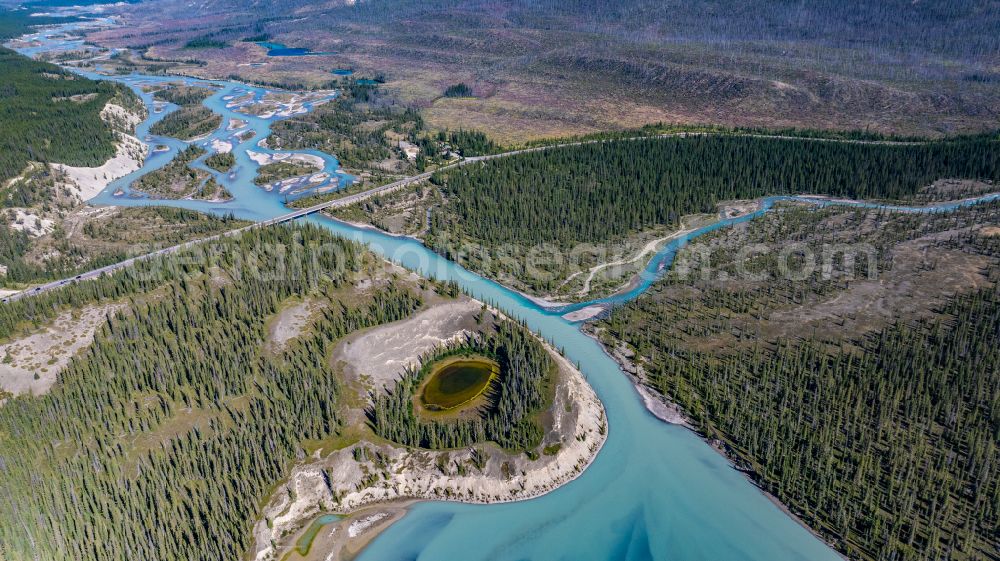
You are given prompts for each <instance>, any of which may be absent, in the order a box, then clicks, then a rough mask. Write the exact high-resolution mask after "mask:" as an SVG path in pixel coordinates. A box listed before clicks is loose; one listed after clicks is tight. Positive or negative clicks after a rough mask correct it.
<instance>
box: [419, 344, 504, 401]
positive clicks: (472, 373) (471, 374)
mask: <svg viewBox="0 0 1000 561" xmlns="http://www.w3.org/2000/svg"><path fill="white" fill-rule="evenodd" d="M499 374H500V365H499V364H497V363H496V362H494V361H492V360H490V359H488V358H485V357H458V358H449V359H444V360H442V361H440V362H438V363H437V364H435V365H433V366H432V371H431V373H430V375H429V377H428V380H427V383H426V384H425V385H424V391H423V394H422V398H423V402H424V406H426V407H427V409H429V410H431V411H447V410H450V409H455V408H456V407H460V406H462V405H464V404H466V403H468V402H470V401H472V400H473V399H475V398H477V397H479V396H480V395H481V394H482V393H483V392H484V391H486V389H487V387H488V386H489V384H490V382H491V381H492V380H493V379H494V378H495V377H496V376H498V375H499Z"/></svg>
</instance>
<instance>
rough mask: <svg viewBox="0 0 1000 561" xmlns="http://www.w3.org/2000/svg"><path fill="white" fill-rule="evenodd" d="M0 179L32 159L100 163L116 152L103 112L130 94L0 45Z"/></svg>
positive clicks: (84, 163) (89, 164)
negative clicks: (110, 102)
mask: <svg viewBox="0 0 1000 561" xmlns="http://www.w3.org/2000/svg"><path fill="white" fill-rule="evenodd" d="M0 76H2V77H3V80H0V181H4V180H7V179H10V178H11V177H15V176H17V174H19V173H20V172H21V171H22V170H23V169H24V167H25V165H26V164H27V163H28V162H29V161H40V162H59V163H64V164H70V165H78V166H94V165H99V164H101V163H103V162H104V161H106V160H107V159H108V158H110V157H112V156H113V155H114V153H115V147H114V141H115V136H114V133H113V132H112V130H111V128H110V127H109V126H108V125H107V124H106V123H105V122H104V121H102V120H101V116H100V114H101V109H103V108H104V105H105V104H106V103H107V102H108V101H109V100H111V99H112V98H113V97H115V96H126V97H131V92H127V91H126V90H125V88H122V87H120V86H117V85H115V84H112V83H110V82H97V81H94V80H88V79H86V78H83V77H80V76H77V75H75V74H72V73H70V72H68V71H65V70H62V69H61V68H59V67H58V66H55V65H53V64H48V63H44V62H37V61H34V60H31V59H29V58H26V57H24V56H21V55H19V54H17V53H16V52H14V51H12V50H9V49H4V48H2V47H0Z"/></svg>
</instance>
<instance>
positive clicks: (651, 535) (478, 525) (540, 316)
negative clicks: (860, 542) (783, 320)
mask: <svg viewBox="0 0 1000 561" xmlns="http://www.w3.org/2000/svg"><path fill="white" fill-rule="evenodd" d="M111 24H112V22H111V20H108V19H102V18H100V17H97V18H94V19H92V20H89V21H86V22H83V23H74V24H68V25H62V26H56V27H52V28H46V29H43V30H40V31H39V32H38V33H35V34H32V35H29V36H25V37H23V38H22V39H23V40H24V41H25V42H21V43H18V44H16V45H15V47H17V48H18V50H20V51H21V52H22V53H24V54H27V55H37V54H39V53H41V52H46V51H67V50H77V49H80V48H82V46H83V43H82V41H81V40H80V38H79V37H77V36H74V33H75V32H76V31H78V30H79V29H80V28H86V27H100V26H109V25H111ZM97 69H98V70H100V69H101V67H100V65H98V66H97ZM77 71H79V70H77ZM81 73H83V74H85V75H87V76H89V77H93V78H102V79H110V80H117V81H119V82H122V83H124V84H127V85H129V86H130V87H132V88H133V90H134V91H136V93H138V94H139V95H141V96H142V98H143V100H144V101H145V102H146V104H147V106H148V107H149V109H150V116H149V118H148V119H146V121H145V122H143V123H142V124H141V125H139V127H138V131H137V136H138V137H139V138H140V139H142V140H144V141H145V142H147V143H148V144H149V145H150V146H151V147H157V146H165V147H167V149H166V150H162V151H159V152H151V153H150V156H149V157H148V158H147V159H146V161H145V163H144V165H143V167H142V169H140V170H139V171H137V172H135V173H132V174H130V175H129V176H126V177H124V178H122V179H119V180H117V181H114V182H113V183H111V185H109V186H108V188H107V189H105V190H104V191H103V192H102V193H100V194H99V195H98V196H97V197H95V198H94V199H92V200H90V201H89V202H90V203H92V204H97V205H171V206H182V207H185V208H190V209H195V210H200V211H204V212H210V213H215V214H233V215H235V216H238V217H241V218H247V219H252V220H262V219H266V218H271V217H274V216H278V215H281V214H285V213H287V212H288V209H287V207H286V206H285V204H284V202H285V200H286V197H288V193H277V192H268V191H266V190H264V189H261V188H260V187H257V186H256V185H254V183H253V177H254V175H255V174H256V171H257V167H258V166H257V164H256V163H255V162H254V161H253V160H252V159H251V158H250V156H249V154H248V152H249V151H254V152H259V153H264V154H274V153H275V152H274V151H271V150H267V149H264V148H261V147H259V146H258V145H257V143H258V142H259V141H260V140H261V139H263V138H265V137H266V136H267V135H268V134H269V131H270V123H271V122H273V121H274V120H276V119H280V118H281V117H280V116H270V117H266V116H265V117H256V116H251V115H246V114H243V113H238V112H236V111H235V109H236V108H237V107H238V106H239V104H241V103H244V102H246V101H247V100H248V99H249V97H248V96H252V97H253V99H255V100H256V99H260V98H261V96H263V95H265V94H266V93H267V90H265V89H262V88H256V87H251V86H247V85H245V84H240V83H236V82H228V81H206V80H197V79H191V78H179V77H165V76H143V75H135V74H132V75H124V76H121V75H114V76H110V75H98V74H94V73H91V72H81ZM179 81H185V82H188V83H198V84H203V85H207V86H210V87H212V88H214V89H216V90H217V92H216V93H215V94H214V95H212V96H211V97H210V98H208V99H207V100H206V101H205V102H204V104H205V105H206V106H207V107H208V108H210V109H211V110H213V111H215V112H216V113H219V114H220V115H222V116H223V118H224V120H223V125H222V127H221V128H220V129H219V130H217V131H216V132H215V133H213V134H212V135H211V136H210V137H208V138H205V139H201V140H198V141H196V143H197V144H199V145H202V146H205V147H206V148H207V149H209V151H210V152H211V150H212V148H211V146H212V141H227V142H231V143H232V145H233V153H234V155H235V156H236V161H237V165H236V168H235V170H234V171H232V172H230V173H225V174H223V173H217V172H212V173H213V174H215V176H216V179H217V180H218V181H219V182H220V183H222V184H223V185H225V186H226V188H227V189H228V190H229V191H230V192H231V193H232V194H233V195H234V200H233V201H231V202H228V203H211V202H205V201H191V200H183V201H167V200H154V199H150V198H148V197H145V196H143V195H141V194H136V193H132V192H131V191H130V190H129V185H130V184H131V183H132V181H134V180H135V179H136V178H137V177H139V176H141V175H143V174H145V173H148V172H150V171H151V170H154V169H156V168H158V167H161V166H163V165H165V164H166V163H167V162H168V161H169V160H170V159H171V158H172V157H173V156H174V155H175V154H176V153H177V152H178V150H181V149H183V148H184V146H185V143H184V142H182V141H179V140H176V139H170V138H162V137H155V136H151V135H149V127H150V126H151V125H152V124H153V123H154V122H156V121H157V120H159V119H162V118H163V116H164V115H166V114H167V113H168V112H169V111H171V110H173V109H176V108H175V107H173V106H170V105H169V104H166V105H164V104H157V103H154V102H153V100H152V98H151V96H150V95H149V94H146V93H143V92H142V90H141V86H143V85H150V84H155V83H158V82H175V83H176V82H179ZM330 95H331V96H332V95H335V94H333V93H331V94H330ZM321 101H324V100H316V102H321ZM310 107H311V104H306V109H309V108H310ZM229 119H241V120H243V121H246V122H247V124H246V126H245V127H244V128H240V129H233V130H229V128H228V127H227V126H226V123H227V122H228V120H229ZM247 130H251V131H253V133H254V137H253V138H249V139H247V140H246V141H240V140H238V139H235V138H234V137H235V135H236V134H238V133H241V132H245V131H247ZM297 152H302V151H297ZM306 152H308V151H306ZM310 153H312V154H313V155H316V156H319V157H320V158H322V159H323V161H324V163H325V166H326V169H325V171H326V172H328V173H329V175H330V180H329V181H328V183H327V184H326V185H325V186H323V188H326V189H331V188H337V187H339V186H342V185H345V184H346V183H348V182H349V181H350V180H351V177H350V176H348V175H345V174H343V173H342V172H340V171H338V164H337V160H336V159H335V158H334V157H332V156H330V155H327V154H323V153H320V152H310ZM199 162H200V160H199ZM195 165H201V164H200V163H196V164H195ZM202 169H207V168H202ZM301 194H305V193H300V195H301ZM781 198H786V197H774V198H771V199H768V200H766V201H765V204H764V208H763V209H762V210H761V211H759V212H758V213H755V214H752V215H749V216H745V217H742V218H739V219H736V220H724V221H722V222H720V223H717V224H715V225H712V226H710V227H707V228H703V229H702V230H698V231H696V232H693V233H691V234H690V235H688V236H685V237H684V238H682V239H679V240H676V241H674V242H672V243H671V244H670V245H668V246H667V247H666V248H664V249H663V250H662V251H660V252H659V253H658V254H657V255H656V256H655V257H654V258H653V259H652V260H651V261H650V263H649V265H648V267H647V268H646V271H645V274H643V275H642V278H641V282H640V283H638V285H637V286H635V287H634V288H633V289H632V290H630V291H629V292H627V293H625V294H619V295H617V296H615V297H614V298H613V299H611V302H612V303H616V302H622V301H626V300H628V299H631V298H634V297H636V296H638V295H639V294H640V293H641V292H642V291H643V290H645V289H646V288H648V287H649V286H650V284H651V283H652V282H653V281H654V280H655V278H656V276H657V275H658V274H659V273H660V272H661V271H662V270H663V269H664V268H665V267H668V266H669V264H670V261H671V259H672V258H673V256H674V254H675V253H676V251H677V250H678V248H679V247H681V246H682V245H683V244H684V243H686V242H687V241H688V240H689V239H691V238H694V237H696V236H698V235H700V234H703V233H705V232H707V231H711V230H714V229H717V228H721V227H724V226H726V225H728V224H731V223H733V222H736V221H743V220H750V219H752V218H754V217H755V216H759V215H760V214H761V213H763V212H766V210H767V209H768V208H770V206H771V205H772V204H773V203H774V201H776V200H779V199H781ZM990 198H995V196H993V197H990ZM972 202H976V201H972ZM824 204H830V203H829V202H827V203H824ZM849 204H865V205H866V206H874V205H867V204H866V203H849ZM943 209H945V207H934V208H920V209H910V208H897V209H896V210H900V211H928V210H943ZM305 220H309V221H311V222H313V223H316V224H320V225H322V226H324V227H326V228H329V229H330V230H331V231H333V232H334V233H335V234H337V235H339V236H343V237H345V238H350V239H354V240H358V241H361V242H363V243H365V244H367V245H368V246H369V247H370V248H371V249H372V250H373V251H375V252H376V253H378V254H381V255H383V256H385V257H386V258H388V259H391V260H393V261H395V262H397V263H400V264H402V265H403V266H405V267H407V268H409V269H412V270H415V271H417V272H419V273H420V274H422V275H425V276H428V277H432V278H436V279H441V280H453V281H456V282H458V284H459V285H461V287H462V288H463V289H465V290H466V291H468V292H469V293H470V294H471V295H473V296H475V297H476V298H479V299H481V300H484V301H488V302H491V303H493V304H495V305H496V306H498V307H499V308H501V309H502V310H504V311H506V312H507V313H508V314H510V315H512V316H515V317H518V318H521V319H522V320H524V321H525V322H527V324H528V325H529V326H530V327H531V328H532V329H534V330H537V331H538V332H540V333H541V334H542V335H543V336H544V337H545V338H546V339H548V340H550V341H551V342H552V343H553V344H554V345H555V346H556V347H558V348H563V349H565V352H566V355H567V357H568V358H569V359H571V360H572V361H573V362H575V363H577V364H579V365H581V368H582V371H583V373H584V375H585V376H586V378H587V380H588V381H589V383H590V384H591V385H592V386H593V387H594V389H595V390H596V391H597V394H598V395H599V396H600V398H601V401H602V402H603V403H604V406H605V408H606V410H607V416H608V426H609V432H608V439H607V443H606V444H605V446H604V448H603V450H602V451H601V453H600V454H599V455H598V457H597V459H596V460H595V461H594V463H593V464H592V465H591V466H590V468H589V469H587V470H586V471H585V472H584V473H583V474H582V475H581V476H580V477H579V478H577V479H576V480H574V481H572V482H571V483H569V484H567V485H564V486H562V487H560V488H559V489H557V490H555V491H553V492H551V493H549V494H547V495H544V496H542V497H539V498H535V499H532V500H528V501H523V502H517V503H506V504H497V505H471V504H459V503H449V502H421V503H418V504H416V505H415V506H413V507H412V508H411V509H410V511H409V513H408V514H407V515H406V516H405V517H404V518H403V519H401V520H400V521H399V522H397V523H395V524H394V525H393V526H391V527H390V528H389V529H388V530H386V531H385V532H384V533H383V534H381V535H380V536H379V537H378V538H377V539H376V540H375V541H374V542H373V543H372V544H371V545H370V546H369V547H368V548H366V549H365V550H364V551H363V552H362V554H361V556H360V558H359V559H360V560H361V561H376V560H377V561H390V560H400V561H402V560H417V559H420V560H442V561H458V560H461V561H475V560H483V561H486V560H490V561H500V560H511V561H515V560H536V561H554V560H571V561H589V560H594V561H619V560H634V561H640V560H652V559H658V560H667V559H669V560H676V561H693V560H704V561H744V560H745V561H782V560H788V561H793V560H801V561H825V560H836V559H840V556H839V555H838V554H837V553H836V552H834V551H833V550H832V549H831V548H830V547H828V546H827V545H826V544H824V543H823V542H822V541H821V540H819V539H817V538H816V537H815V536H813V535H812V534H811V533H810V532H809V531H808V530H806V529H805V528H804V527H802V526H801V525H799V524H798V523H797V522H796V521H795V520H793V519H792V518H791V517H789V516H788V515H787V514H785V513H784V512H782V510H781V509H780V508H779V507H778V506H776V505H775V504H773V503H772V502H771V501H770V500H769V499H768V498H767V497H766V496H765V495H764V494H763V493H761V492H760V490H758V489H757V487H755V486H754V485H753V484H752V483H751V482H750V481H749V480H748V479H747V478H746V477H745V476H744V475H743V474H741V473H740V472H738V471H737V470H735V469H734V468H733V467H732V466H731V465H730V464H729V463H728V462H727V461H726V459H724V458H723V457H722V456H721V455H720V454H719V453H717V452H716V451H715V450H713V449H712V448H711V447H710V446H709V445H708V444H707V443H705V442H704V441H703V440H702V439H700V438H699V437H698V436H697V435H696V434H694V433H692V432H691V431H689V430H687V429H685V428H682V427H679V426H674V425H670V424H666V423H664V422H662V421H660V420H658V419H657V418H655V417H654V416H653V415H651V414H650V413H649V412H648V411H647V410H646V409H645V407H644V406H643V404H642V401H641V400H640V399H639V397H638V395H637V393H636V390H635V388H634V387H633V386H632V384H631V382H630V381H629V379H628V378H627V377H626V376H625V374H624V373H623V372H622V371H621V370H620V369H619V367H618V365H617V364H616V363H615V361H614V360H612V359H611V357H609V356H608V355H607V354H606V353H605V352H604V351H603V349H602V348H601V346H600V345H599V344H598V343H597V342H596V341H594V340H593V339H591V338H590V337H588V336H586V335H585V334H584V333H582V332H581V330H580V325H579V324H575V323H573V322H570V321H567V320H565V319H563V318H562V317H561V315H562V314H564V313H566V312H567V311H572V310H575V309H579V308H582V307H585V306H587V305H588V304H593V303H584V304H576V305H573V306H569V307H562V308H545V307H542V306H539V305H538V304H535V303H533V302H532V301H531V300H529V299H527V298H525V297H523V296H521V295H520V294H518V293H517V292H515V291H512V290H510V289H508V288H505V287H503V286H501V285H499V284H497V283H495V282H492V281H490V280H487V279H484V278H482V277H480V276H478V275H476V274H473V273H471V272H469V271H467V270H465V269H463V268H462V267H460V266H458V265H456V264H455V263H453V262H450V261H448V260H446V259H445V258H443V257H441V256H440V255H437V254H435V253H434V252H432V251H430V250H428V249H427V248H425V247H424V246H423V245H422V244H420V243H419V242H417V241H415V240H413V239H409V238H405V237H396V236H391V235H387V234H384V233H381V232H377V231H374V230H371V229H362V228H357V227H354V226H351V225H348V224H345V223H342V222H338V221H335V220H332V219H328V218H325V217H322V216H317V215H313V216H310V217H308V218H306V219H305ZM608 301H609V300H608V299H604V300H601V301H598V302H600V303H606V302H608ZM145 523H148V524H155V523H157V522H156V521H155V520H148V521H145Z"/></svg>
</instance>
